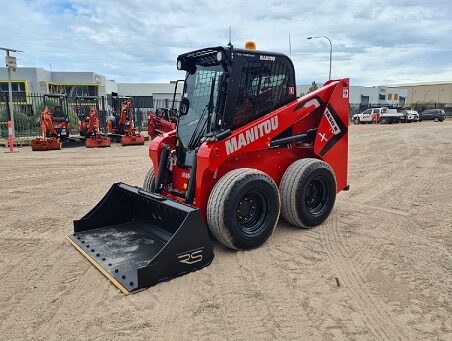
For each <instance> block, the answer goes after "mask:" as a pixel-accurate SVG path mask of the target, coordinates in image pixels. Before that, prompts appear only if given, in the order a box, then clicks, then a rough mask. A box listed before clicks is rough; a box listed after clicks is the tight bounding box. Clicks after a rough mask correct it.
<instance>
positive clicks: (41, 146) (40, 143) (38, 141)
mask: <svg viewBox="0 0 452 341" xmlns="http://www.w3.org/2000/svg"><path fill="white" fill-rule="evenodd" d="M60 149H61V141H60V139H58V138H47V139H43V138H40V137H37V138H34V139H33V140H31V150H32V151H46V150H60Z"/></svg>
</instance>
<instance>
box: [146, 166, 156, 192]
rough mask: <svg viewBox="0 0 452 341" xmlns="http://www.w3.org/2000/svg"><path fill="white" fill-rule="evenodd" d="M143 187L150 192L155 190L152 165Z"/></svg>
mask: <svg viewBox="0 0 452 341" xmlns="http://www.w3.org/2000/svg"><path fill="white" fill-rule="evenodd" d="M143 189H144V190H145V191H146V192H149V193H154V192H155V174H154V167H151V169H149V170H148V172H147V174H146V176H145V177H144V183H143Z"/></svg>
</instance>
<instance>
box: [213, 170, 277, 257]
mask: <svg viewBox="0 0 452 341" xmlns="http://www.w3.org/2000/svg"><path fill="white" fill-rule="evenodd" d="M250 198H252V199H251V200H250ZM253 199H254V201H253ZM244 201H245V202H246V203H245V202H244ZM249 202H251V204H250V203H249ZM253 203H254V205H255V206H251V207H250V206H249V205H253ZM241 205H244V206H246V207H247V208H248V211H246V212H247V213H249V216H247V217H245V218H243V216H242V215H240V208H241ZM256 207H257V209H256ZM280 209H281V202H280V197H279V191H278V187H277V186H276V184H275V182H274V181H273V179H272V178H270V177H269V176H268V175H267V174H265V173H263V172H261V171H258V170H256V169H251V168H239V169H235V170H232V171H230V172H228V173H226V174H225V175H224V176H223V177H221V179H220V180H218V182H217V183H216V184H215V186H214V187H213V189H212V192H211V193H210V196H209V201H208V203H207V223H208V225H209V229H210V231H211V232H212V234H213V235H214V236H215V238H216V239H217V240H218V241H219V242H220V243H221V244H223V245H224V246H226V247H229V248H231V249H235V250H248V249H252V248H255V247H258V246H260V245H262V244H263V243H264V242H265V241H266V240H267V239H268V238H269V237H270V235H271V234H272V233H273V230H274V229H275V227H276V224H277V222H278V218H279V213H280ZM245 210H246V209H245ZM253 211H254V212H253ZM259 211H260V212H259ZM247 218H249V219H250V220H249V221H248V222H247V221H246V219H247ZM240 220H242V223H239V221H240ZM256 220H257V221H256ZM240 224H242V226H241V225H240ZM243 225H247V226H243ZM248 225H250V226H248Z"/></svg>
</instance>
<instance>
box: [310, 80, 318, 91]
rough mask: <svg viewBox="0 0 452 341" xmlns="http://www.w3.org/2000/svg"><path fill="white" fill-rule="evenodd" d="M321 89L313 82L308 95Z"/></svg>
mask: <svg viewBox="0 0 452 341" xmlns="http://www.w3.org/2000/svg"><path fill="white" fill-rule="evenodd" d="M318 88H319V87H318V86H317V83H316V82H315V81H314V82H312V84H311V86H310V87H309V90H308V93H310V92H313V91H315V90H317V89H318Z"/></svg>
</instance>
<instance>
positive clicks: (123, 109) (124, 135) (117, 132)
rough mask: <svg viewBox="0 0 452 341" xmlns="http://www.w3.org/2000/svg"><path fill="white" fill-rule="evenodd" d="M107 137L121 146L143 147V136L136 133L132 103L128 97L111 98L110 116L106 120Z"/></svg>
mask: <svg viewBox="0 0 452 341" xmlns="http://www.w3.org/2000/svg"><path fill="white" fill-rule="evenodd" d="M107 131H108V136H109V137H110V138H112V139H113V140H114V141H117V138H118V137H119V138H120V139H119V141H120V142H121V144H122V145H123V146H132V145H143V144H144V136H142V135H141V134H140V133H138V132H137V131H136V128H135V119H134V113H133V102H132V99H131V98H128V97H117V96H112V115H111V116H110V117H108V118H107Z"/></svg>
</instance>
